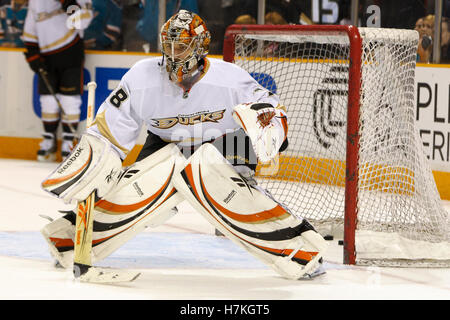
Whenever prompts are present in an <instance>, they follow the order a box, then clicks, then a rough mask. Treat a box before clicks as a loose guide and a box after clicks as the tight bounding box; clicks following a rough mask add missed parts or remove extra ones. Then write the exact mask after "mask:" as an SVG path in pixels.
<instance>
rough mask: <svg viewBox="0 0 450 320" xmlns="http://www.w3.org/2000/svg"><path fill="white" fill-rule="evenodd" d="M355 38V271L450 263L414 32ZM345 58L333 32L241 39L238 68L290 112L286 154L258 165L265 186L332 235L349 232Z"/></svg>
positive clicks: (374, 32)
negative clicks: (428, 148)
mask: <svg viewBox="0 0 450 320" xmlns="http://www.w3.org/2000/svg"><path fill="white" fill-rule="evenodd" d="M359 32H360V34H361V37H362V39H363V48H362V62H361V75H362V80H361V90H360V104H361V110H360V116H359V128H360V129H359V130H360V140H359V155H358V157H359V168H358V178H359V182H358V198H357V199H358V209H357V210H358V215H357V230H356V237H357V238H356V251H357V263H360V264H365V263H370V264H387V265H396V264H401V265H404V264H405V263H406V264H411V263H412V264H413V265H420V264H426V265H429V264H436V265H448V263H449V261H450V256H449V254H450V246H449V240H450V239H449V235H450V228H449V219H448V216H449V215H448V213H447V212H446V211H445V210H444V209H443V208H442V207H441V203H440V197H439V194H438V191H437V189H436V185H435V183H434V179H433V175H432V172H431V169H430V167H429V165H428V163H427V160H426V157H425V155H424V153H423V150H422V146H421V140H420V138H419V134H418V130H417V129H416V127H415V117H414V101H415V99H414V76H415V72H414V71H415V59H416V50H417V42H418V36H417V33H416V32H415V31H408V30H394V29H389V30H387V29H374V28H371V29H368V28H360V29H359ZM349 53H350V44H349V40H348V36H347V35H346V34H345V33H342V34H341V33H339V32H336V31H330V32H313V31H304V30H296V31H293V32H286V31H283V32H277V31H273V32H271V31H270V30H266V31H264V32H259V33H258V32H256V33H255V32H251V33H242V34H238V35H236V37H235V52H234V60H235V61H234V62H235V63H236V64H237V65H239V66H241V67H243V68H244V69H246V70H247V71H248V72H249V73H250V74H251V75H252V76H253V77H254V78H255V79H256V80H257V81H258V82H259V83H260V84H261V85H263V86H264V87H266V88H268V89H269V90H271V91H272V92H274V93H276V94H277V95H279V97H280V100H281V104H282V105H284V106H285V107H286V108H287V112H288V125H289V132H288V141H289V147H288V149H287V150H286V151H285V152H284V153H282V154H281V155H280V156H279V158H278V159H276V160H275V161H274V162H273V163H272V164H271V165H270V166H259V167H258V171H257V176H258V181H259V183H260V184H261V185H262V186H263V187H264V188H266V189H268V190H269V191H270V192H271V193H272V194H273V195H274V196H275V198H276V199H278V200H279V201H280V202H282V203H283V204H285V205H286V206H287V207H289V208H290V210H291V211H292V212H293V213H294V214H297V215H299V216H301V217H305V218H307V219H308V220H310V221H311V222H312V223H313V225H314V226H315V227H316V228H317V229H318V230H319V231H320V232H321V233H322V234H333V235H335V236H342V231H343V226H344V207H345V193H344V192H345V172H346V163H345V158H346V124H347V101H348V81H349ZM411 261H412V262H411Z"/></svg>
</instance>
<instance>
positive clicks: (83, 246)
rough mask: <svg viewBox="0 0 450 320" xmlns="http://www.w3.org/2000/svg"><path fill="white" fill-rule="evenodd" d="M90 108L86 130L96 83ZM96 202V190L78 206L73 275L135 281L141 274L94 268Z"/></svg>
mask: <svg viewBox="0 0 450 320" xmlns="http://www.w3.org/2000/svg"><path fill="white" fill-rule="evenodd" d="M87 86H88V106H87V117H86V128H89V127H90V126H91V125H92V123H93V119H94V113H95V89H96V87H97V84H96V83H95V82H93V81H92V82H89V83H88V85H87ZM95 200H96V191H95V190H94V191H93V192H92V193H91V194H90V195H89V196H88V197H87V198H86V200H84V201H81V202H79V203H78V205H77V216H76V221H75V239H74V261H73V274H74V276H75V278H76V279H79V280H80V281H83V282H92V283H114V282H124V281H133V280H134V279H136V278H137V277H138V276H139V275H140V273H137V272H133V271H127V270H115V269H110V268H98V267H94V266H92V259H91V251H92V233H93V224H94V217H93V212H94V205H95Z"/></svg>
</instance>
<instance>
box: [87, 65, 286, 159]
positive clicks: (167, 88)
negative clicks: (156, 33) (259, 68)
mask: <svg viewBox="0 0 450 320" xmlns="http://www.w3.org/2000/svg"><path fill="white" fill-rule="evenodd" d="M160 64H161V58H159V57H158V58H149V59H144V60H142V61H140V62H138V63H136V64H135V65H134V66H133V67H132V68H131V69H130V70H129V71H128V72H127V73H126V74H125V75H124V77H123V78H122V80H121V81H120V84H119V85H118V87H117V88H116V89H115V90H114V91H113V92H112V93H111V94H110V95H109V97H108V98H107V99H106V100H105V101H104V102H103V104H102V105H101V106H100V108H99V110H98V112H97V115H96V120H95V122H94V124H93V126H91V127H90V128H89V130H88V131H89V132H95V133H99V134H101V135H102V136H104V137H106V138H107V139H108V140H109V141H110V142H111V143H112V144H113V145H114V148H115V149H116V150H117V151H118V152H119V153H120V155H121V157H122V159H123V158H125V157H126V155H127V153H128V152H129V151H130V150H131V149H132V148H133V147H134V145H135V143H136V140H137V138H138V137H139V134H140V132H141V128H142V127H141V126H142V125H143V124H144V123H145V125H146V126H147V130H148V131H150V132H151V133H153V134H155V135H157V136H159V137H160V138H161V139H162V140H164V141H166V142H173V143H176V144H177V145H179V146H191V145H198V144H200V143H202V142H205V141H211V140H213V139H215V138H218V137H220V136H222V135H224V134H226V133H229V132H233V131H235V130H237V129H239V128H240V126H239V125H238V124H237V123H236V121H235V120H234V119H233V108H234V106H236V105H238V104H242V103H255V102H259V103H267V104H270V105H272V106H273V107H274V108H277V107H278V106H279V98H278V97H277V96H276V95H275V94H273V93H271V92H270V91H268V90H267V89H265V88H264V87H262V86H261V85H260V84H258V82H257V81H255V79H253V78H252V77H251V76H250V75H249V74H248V73H247V72H246V71H245V70H243V69H241V68H240V67H238V66H235V65H234V64H231V63H228V62H224V61H222V60H219V59H205V69H204V70H205V72H204V73H203V74H202V75H201V78H200V80H199V81H198V82H197V83H196V84H195V85H194V86H193V87H192V89H191V90H190V91H189V92H188V91H186V90H183V88H181V87H179V86H177V85H176V84H174V83H173V82H171V81H170V80H169V78H168V73H167V71H166V70H165V67H164V66H161V65H160ZM276 110H277V112H279V113H281V114H282V115H285V114H284V111H282V110H281V109H276ZM282 130H283V129H282Z"/></svg>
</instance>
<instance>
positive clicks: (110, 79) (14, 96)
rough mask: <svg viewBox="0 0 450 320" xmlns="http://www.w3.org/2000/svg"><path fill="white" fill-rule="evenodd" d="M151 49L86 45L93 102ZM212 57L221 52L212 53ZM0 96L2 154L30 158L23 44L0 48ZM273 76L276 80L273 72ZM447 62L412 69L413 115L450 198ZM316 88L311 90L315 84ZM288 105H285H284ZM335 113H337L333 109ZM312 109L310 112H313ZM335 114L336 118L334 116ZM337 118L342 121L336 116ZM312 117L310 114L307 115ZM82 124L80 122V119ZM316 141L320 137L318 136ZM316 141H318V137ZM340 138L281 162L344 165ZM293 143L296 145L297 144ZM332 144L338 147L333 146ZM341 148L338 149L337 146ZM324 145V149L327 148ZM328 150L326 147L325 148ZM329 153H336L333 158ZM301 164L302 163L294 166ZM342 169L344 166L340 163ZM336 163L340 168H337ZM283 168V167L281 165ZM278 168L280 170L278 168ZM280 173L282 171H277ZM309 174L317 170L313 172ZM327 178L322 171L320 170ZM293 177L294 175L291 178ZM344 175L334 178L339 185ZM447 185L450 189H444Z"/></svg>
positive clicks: (31, 113)
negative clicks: (134, 50)
mask: <svg viewBox="0 0 450 320" xmlns="http://www.w3.org/2000/svg"><path fill="white" fill-rule="evenodd" d="M152 56H155V55H152V54H143V53H142V54H140V53H122V52H93V51H88V52H87V55H86V65H85V70H84V78H85V79H84V82H85V84H86V83H87V82H89V81H91V80H94V81H96V82H97V86H98V87H97V91H96V101H97V108H98V106H99V105H100V102H101V101H103V100H104V99H105V98H106V97H107V96H108V95H109V93H110V92H111V91H112V90H113V89H114V88H115V86H116V85H117V83H118V81H119V80H120V78H121V77H122V75H123V74H124V73H125V72H126V71H127V70H128V69H129V68H130V67H131V66H132V65H133V64H134V63H135V62H137V61H139V60H141V59H144V58H148V57H152ZM215 58H221V57H220V56H216V57H215ZM0 61H1V62H2V63H1V64H0V96H1V97H2V98H3V99H2V103H1V110H2V117H1V118H0V157H5V158H21V159H34V158H35V154H36V151H37V148H38V143H39V141H40V135H41V131H42V124H41V121H40V119H39V117H40V105H39V99H38V95H37V88H36V81H37V79H36V76H35V75H34V74H33V73H32V71H31V70H30V69H29V67H28V65H27V64H26V62H25V59H24V56H23V51H22V50H21V49H0ZM274 78H275V81H277V80H276V77H274ZM448 79H450V68H449V66H439V67H438V66H436V65H420V66H419V67H418V68H417V71H416V87H417V92H418V95H417V97H416V112H417V113H416V120H417V123H418V126H419V130H420V135H421V138H422V140H423V145H424V149H425V153H426V154H427V157H428V158H429V159H430V163H431V167H432V169H433V171H434V176H435V179H436V182H437V185H438V189H439V192H440V193H441V197H442V198H444V199H450V187H448V186H449V185H450V183H448V182H449V181H450V178H448V174H447V173H449V172H450V163H449V161H450V159H449V158H450V129H449V128H448V123H450V114H449V110H450V108H449V107H450V102H449V101H448V100H449V97H450V94H449V90H450V84H449V83H448V81H449V80H448ZM313 91H314V90H313ZM86 99H87V90H85V94H84V95H83V101H84V103H83V108H82V119H83V120H84V119H85V112H86V110H85V105H86ZM288 111H289V110H288ZM334 114H337V113H334ZM312 116H313V115H311V117H312ZM333 120H335V119H333ZM337 120H338V121H336V123H338V122H339V121H342V119H337ZM311 121H312V119H311ZM333 129H336V133H337V134H336V135H335V138H334V141H337V140H341V139H345V135H344V134H343V133H344V132H343V129H342V128H340V127H335V128H333ZM80 130H84V122H82V123H81V125H80ZM307 130H309V131H306V132H303V133H302V134H303V135H305V136H310V137H311V139H316V141H317V137H315V134H314V128H313V126H309V127H307ZM144 141H145V130H143V131H142V133H141V136H140V137H139V139H138V145H137V146H136V147H135V148H134V149H133V150H132V152H131V153H130V155H129V157H128V158H127V159H126V161H125V165H127V164H129V163H131V162H132V161H133V160H134V159H135V157H136V155H137V153H138V151H139V150H140V148H141V145H142V143H143V142H144ZM317 142H318V141H317ZM318 143H319V142H318ZM340 145H342V144H341V143H333V144H332V145H331V147H328V148H323V149H324V150H322V151H325V152H321V153H320V155H311V154H306V155H305V156H304V157H298V155H296V156H294V157H292V158H289V157H291V155H290V154H289V153H288V154H286V155H285V158H284V159H285V160H286V159H287V160H288V161H282V163H289V164H292V163H294V164H295V165H297V167H302V163H303V166H304V163H305V161H310V160H308V159H314V160H311V161H325V162H326V161H332V162H333V165H335V166H338V167H342V166H343V165H342V163H341V162H342V160H344V152H343V150H342V148H340V147H339V146H340ZM291 148H294V149H295V145H294V146H292V145H291ZM333 148H337V149H335V150H332V149H333ZM339 148H340V149H339ZM325 149H326V150H325ZM327 150H328V152H329V153H327ZM331 154H333V155H335V154H338V155H339V157H337V158H338V159H336V157H335V156H331ZM298 165H300V166H298ZM341 169H342V168H341ZM341 169H339V170H341ZM281 170H285V169H283V168H281ZM281 173H282V172H281ZM278 174H279V175H280V172H278ZM311 174H315V175H317V172H316V173H314V172H312V173H311ZM319 175H320V176H322V177H325V178H324V179H325V180H329V177H327V176H326V174H325V175H324V174H323V173H321V174H319ZM291 179H292V180H295V179H296V178H295V177H291V178H289V180H291ZM341 183H342V181H337V182H336V184H337V185H340V184H341ZM446 189H449V190H446Z"/></svg>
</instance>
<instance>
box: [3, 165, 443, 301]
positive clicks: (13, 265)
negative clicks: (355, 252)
mask: <svg viewBox="0 0 450 320" xmlns="http://www.w3.org/2000/svg"><path fill="white" fill-rule="evenodd" d="M56 165H57V164H55V163H38V162H36V161H25V160H8V159H0V201H1V204H2V205H1V207H0V217H1V222H0V299H2V300H7V299H44V300H54V299H59V300H66V299H67V300H69V299H70V300H72V299H80V297H82V299H105V300H110V299H121V300H128V299H139V300H141V299H146V300H147V299H151V300H158V299H167V300H180V299H194V300H217V299H224V300H235V299H240V300H242V299H245V300H247V299H256V300H260V299H261V300H309V299H315V300H317V299H327V300H329V299H424V300H425V299H445V300H448V299H450V270H449V269H420V268H379V267H361V266H346V265H343V264H342V247H341V246H339V245H338V244H337V239H336V240H334V241H330V250H329V252H328V254H327V256H326V259H325V261H326V262H325V269H326V271H327V273H326V274H325V275H323V276H320V277H318V278H316V279H314V280H308V281H291V280H286V279H283V278H281V277H280V276H279V275H278V274H276V273H275V272H274V271H272V270H271V269H270V268H268V267H267V266H265V265H264V264H262V263H261V262H260V261H258V260H256V259H255V258H253V257H252V256H250V255H249V254H248V253H247V252H245V251H244V250H243V249H241V248H239V247H237V246H236V245H234V244H233V243H231V241H229V240H228V239H226V238H223V237H217V236H215V235H214V227H212V226H211V225H209V223H208V222H206V221H205V220H204V219H203V218H202V217H201V216H200V215H198V214H197V213H196V212H194V211H193V209H192V208H191V207H190V206H189V205H188V204H186V203H182V204H181V205H180V206H179V214H178V215H176V216H175V217H173V218H172V219H171V220H169V221H168V222H167V223H166V224H164V225H163V226H160V227H157V228H154V229H150V230H149V229H147V230H148V231H146V232H143V233H141V234H140V235H138V236H136V237H135V238H134V239H133V240H131V241H129V242H128V243H127V244H125V245H124V246H123V247H121V248H120V249H119V250H117V251H116V252H115V253H113V254H112V255H111V256H109V257H108V258H107V259H105V260H103V261H101V262H100V263H98V265H101V266H109V267H114V268H128V269H133V270H139V271H141V272H142V274H141V276H140V277H139V278H138V279H137V280H135V281H134V282H131V283H126V284H120V285H98V284H89V283H79V282H77V281H75V280H74V279H73V276H72V271H71V270H62V269H55V268H54V267H53V261H52V259H51V257H50V254H49V253H48V250H47V245H46V243H45V241H44V240H43V238H42V237H41V235H40V233H39V230H40V229H41V228H42V227H43V226H44V225H45V224H46V223H47V221H46V220H45V219H43V218H41V217H40V216H39V215H40V214H43V215H47V216H51V217H53V218H56V217H58V216H59V215H60V214H59V213H58V212H57V211H58V210H67V209H72V207H71V206H70V205H64V204H63V203H62V202H61V201H60V200H58V199H56V198H52V197H51V196H49V195H48V194H46V193H45V192H44V191H42V190H41V189H40V182H41V181H42V180H43V179H44V178H45V177H46V176H47V175H48V174H49V173H50V172H51V171H52V170H53V169H54V168H55V167H56ZM443 203H444V205H445V206H446V208H449V210H450V205H449V202H446V201H443Z"/></svg>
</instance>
